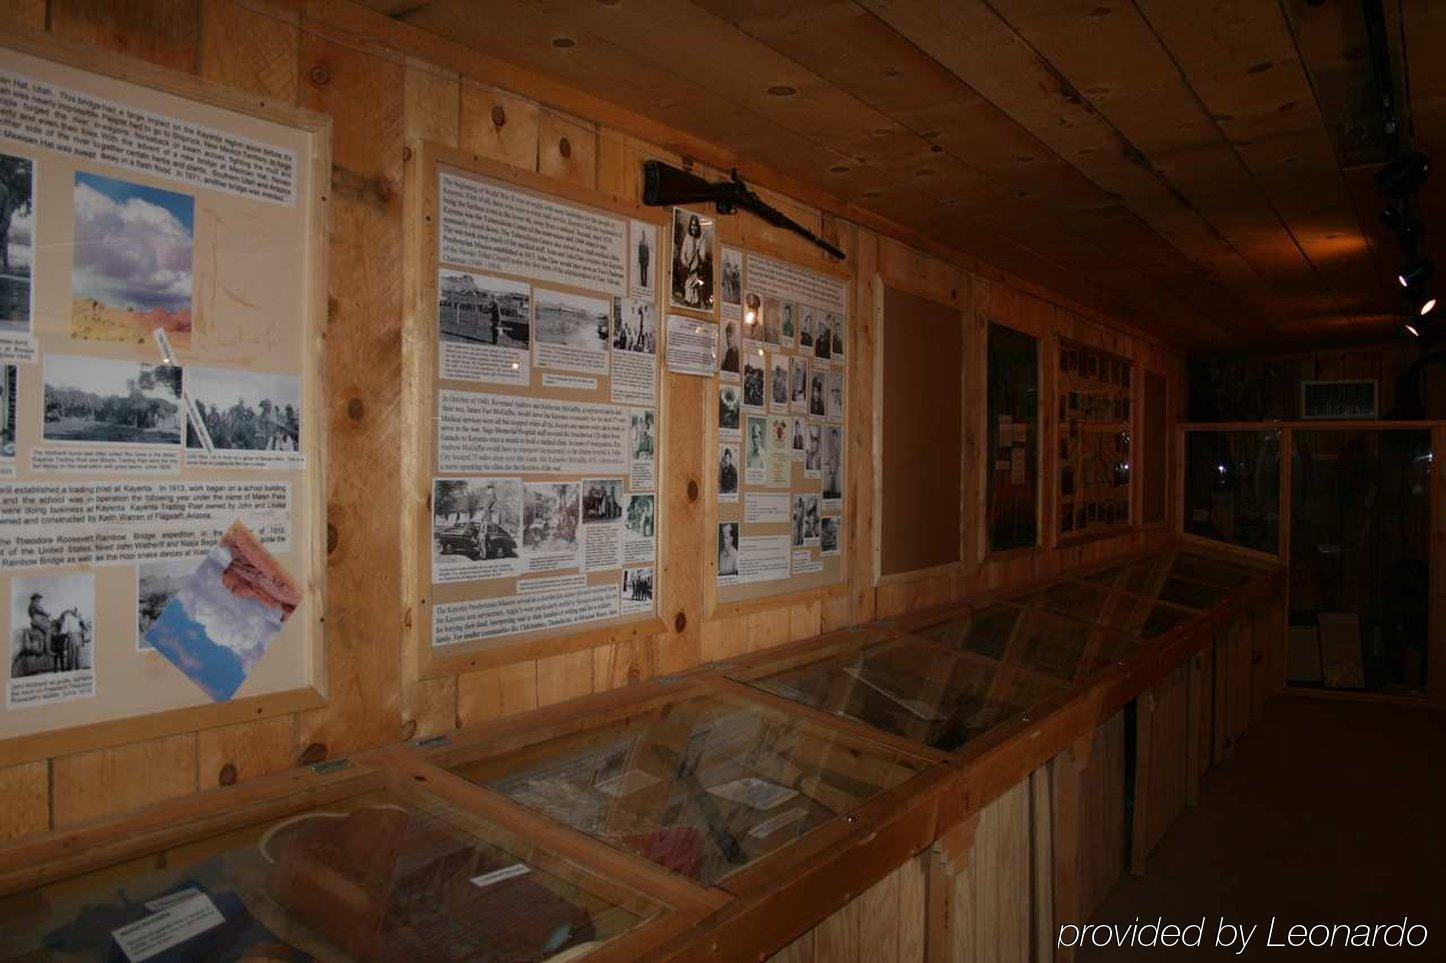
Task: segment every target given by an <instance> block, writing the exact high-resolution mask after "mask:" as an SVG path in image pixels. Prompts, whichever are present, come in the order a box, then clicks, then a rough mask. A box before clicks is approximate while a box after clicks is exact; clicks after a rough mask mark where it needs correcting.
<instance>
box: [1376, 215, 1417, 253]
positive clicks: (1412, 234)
mask: <svg viewBox="0 0 1446 963" xmlns="http://www.w3.org/2000/svg"><path fill="white" fill-rule="evenodd" d="M1381 223H1382V224H1384V225H1386V229H1387V230H1389V231H1390V232H1391V233H1392V234H1394V235H1396V240H1398V241H1400V242H1401V247H1403V248H1405V249H1406V251H1407V252H1412V251H1415V250H1416V243H1417V242H1418V241H1420V240H1421V220H1420V219H1419V218H1415V217H1412V216H1411V215H1410V214H1408V213H1406V206H1405V204H1392V205H1391V206H1390V207H1386V208H1382V210H1381Z"/></svg>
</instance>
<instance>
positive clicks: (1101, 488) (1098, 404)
mask: <svg viewBox="0 0 1446 963" xmlns="http://www.w3.org/2000/svg"><path fill="white" fill-rule="evenodd" d="M1056 351H1057V354H1058V358H1057V365H1056V367H1057V379H1056V385H1057V390H1056V395H1057V396H1058V398H1059V402H1058V404H1059V423H1058V428H1057V432H1058V437H1057V439H1056V441H1055V444H1056V445H1057V447H1058V453H1057V455H1058V457H1057V461H1058V468H1057V476H1056V478H1055V517H1056V518H1057V519H1058V522H1057V528H1056V532H1055V535H1056V544H1060V543H1065V542H1074V541H1080V540H1083V539H1087V538H1093V537H1096V536H1099V535H1111V534H1114V533H1116V532H1120V531H1124V530H1126V529H1128V528H1129V527H1130V464H1131V458H1132V457H1133V456H1132V453H1131V426H1132V425H1133V423H1134V421H1133V416H1132V413H1131V412H1132V404H1131V387H1132V384H1133V380H1134V379H1133V376H1132V373H1133V370H1134V366H1133V364H1132V363H1131V362H1130V360H1129V359H1127V358H1122V357H1120V356H1119V355H1115V354H1111V353H1109V352H1108V351H1101V350H1100V349H1098V348H1094V347H1091V346H1090V345H1087V344H1083V343H1080V342H1077V341H1070V340H1067V339H1065V338H1060V339H1058V344H1057V345H1056Z"/></svg>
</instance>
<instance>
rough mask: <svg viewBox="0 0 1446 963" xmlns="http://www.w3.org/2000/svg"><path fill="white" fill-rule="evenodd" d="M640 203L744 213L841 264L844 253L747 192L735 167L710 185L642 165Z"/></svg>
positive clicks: (657, 165) (660, 166) (657, 164)
mask: <svg viewBox="0 0 1446 963" xmlns="http://www.w3.org/2000/svg"><path fill="white" fill-rule="evenodd" d="M643 203H644V204H646V205H647V206H649V207H672V206H673V205H675V204H712V205H713V207H714V209H715V210H717V211H718V213H719V214H736V213H738V211H739V210H740V209H741V210H745V211H749V212H750V213H753V214H756V215H757V216H758V217H761V218H762V219H763V220H765V221H767V222H768V223H769V224H772V225H773V226H774V227H781V228H783V229H784V230H786V231H792V232H793V233H794V234H797V235H798V236H800V237H803V238H807V239H808V240H809V241H810V242H812V243H814V244H816V245H818V246H819V247H821V248H823V249H824V250H825V251H827V252H828V253H829V254H832V255H833V256H834V257H836V258H838V259H839V260H840V261H842V260H844V252H843V251H840V250H839V249H838V248H836V247H834V246H833V245H832V244H830V243H829V242H828V241H825V240H824V239H823V238H821V237H819V236H818V235H817V234H815V233H813V232H812V231H810V230H809V229H808V228H806V227H804V226H803V225H802V224H800V223H798V222H797V221H795V220H794V219H793V218H791V217H789V216H788V215H787V214H785V213H783V212H782V211H780V210H779V209H778V208H776V207H773V206H771V205H770V204H768V203H767V202H765V201H764V200H763V198H761V197H759V196H758V195H757V194H755V193H753V192H752V191H750V190H749V189H748V185H747V184H745V183H743V178H741V177H739V176H738V169H737V168H736V167H735V168H734V169H733V171H732V172H731V173H730V175H729V179H728V180H726V181H720V182H719V183H717V184H710V183H708V182H707V181H705V180H704V179H703V178H701V177H699V176H698V175H696V174H689V173H688V172H687V171H684V170H679V169H678V168H676V167H673V166H672V165H671V164H664V163H663V162H662V161H657V160H650V161H643Z"/></svg>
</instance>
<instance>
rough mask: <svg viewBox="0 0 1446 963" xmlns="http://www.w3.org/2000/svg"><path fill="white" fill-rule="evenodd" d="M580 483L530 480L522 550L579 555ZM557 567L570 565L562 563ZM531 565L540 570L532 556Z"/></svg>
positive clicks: (544, 555)
mask: <svg viewBox="0 0 1446 963" xmlns="http://www.w3.org/2000/svg"><path fill="white" fill-rule="evenodd" d="M579 500H580V499H579V486H578V484H577V483H576V482H537V483H533V482H529V483H528V484H526V485H524V486H523V500H522V552H523V555H524V556H532V557H537V558H557V559H560V560H563V561H564V562H565V561H566V560H567V559H575V558H576V556H577V554H578V520H579V519H578V516H579V512H580V510H581V509H580V506H579ZM556 567H566V566H565V564H564V565H559V566H556ZM529 568H530V569H533V570H536V567H534V566H533V565H532V562H531V560H529Z"/></svg>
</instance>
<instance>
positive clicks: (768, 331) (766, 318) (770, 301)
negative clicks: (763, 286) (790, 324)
mask: <svg viewBox="0 0 1446 963" xmlns="http://www.w3.org/2000/svg"><path fill="white" fill-rule="evenodd" d="M782 309H783V302H782V301H780V300H778V298H764V299H763V340H764V342H765V343H767V344H782V343H783V342H782V340H781V338H780V335H779V330H780V327H781V325H782V323H783V319H782V318H781V317H780V314H781V313H782Z"/></svg>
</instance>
